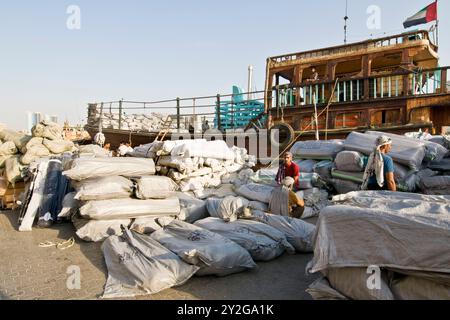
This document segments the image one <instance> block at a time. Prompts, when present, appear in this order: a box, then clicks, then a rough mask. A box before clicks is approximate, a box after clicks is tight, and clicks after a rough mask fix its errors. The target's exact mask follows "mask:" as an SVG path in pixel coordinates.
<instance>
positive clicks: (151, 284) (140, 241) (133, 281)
mask: <svg viewBox="0 0 450 320" xmlns="http://www.w3.org/2000/svg"><path fill="white" fill-rule="evenodd" d="M102 251H103V255H104V256H105V262H106V266H107V268H108V279H107V280H106V284H105V290H104V292H103V296H102V298H124V297H134V296H137V295H143V294H154V293H157V292H160V291H162V290H164V289H167V288H170V287H173V286H178V285H182V284H183V283H185V282H186V281H187V280H189V278H191V277H192V276H193V275H194V273H195V272H197V270H198V267H196V266H192V265H189V264H187V263H185V262H183V261H182V260H181V259H180V258H179V257H178V256H177V255H176V254H174V253H172V252H170V251H169V250H167V249H166V248H164V247H163V246H162V245H160V244H159V243H158V242H156V241H155V240H153V239H151V238H150V237H148V236H146V235H141V234H138V233H136V232H134V231H129V230H125V231H124V234H123V235H122V236H121V237H117V236H112V237H109V238H108V239H107V240H106V241H105V242H104V243H103V245H102Z"/></svg>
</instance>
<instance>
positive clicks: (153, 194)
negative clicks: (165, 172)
mask: <svg viewBox="0 0 450 320" xmlns="http://www.w3.org/2000/svg"><path fill="white" fill-rule="evenodd" d="M177 189H178V185H177V184H176V183H175V182H174V181H173V180H172V179H170V178H168V177H163V176H144V177H140V178H139V179H136V197H138V198H139V199H165V198H168V197H170V196H173V194H174V191H176V190H177Z"/></svg>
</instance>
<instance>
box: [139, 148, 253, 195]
mask: <svg viewBox="0 0 450 320" xmlns="http://www.w3.org/2000/svg"><path fill="white" fill-rule="evenodd" d="M136 151H137V150H136ZM144 152H145V153H146V154H149V155H150V156H152V155H155V156H158V158H157V159H158V160H157V170H158V171H159V173H160V174H161V175H167V176H168V177H170V178H172V179H173V180H174V181H176V182H177V183H178V184H179V186H180V189H181V191H182V192H187V191H194V192H195V193H197V194H196V196H199V197H202V194H203V193H202V191H203V190H204V189H206V188H216V187H218V186H220V185H221V184H222V181H221V178H222V177H224V176H225V175H228V174H233V173H238V172H239V171H241V170H242V169H244V168H249V167H253V166H254V165H255V162H256V159H255V158H254V157H252V156H249V155H247V150H246V149H244V148H237V147H232V148H229V147H228V146H227V144H226V142H225V141H222V140H216V141H206V140H205V139H196V140H177V141H164V142H162V143H161V142H159V143H154V144H152V145H151V146H149V148H148V150H147V151H144ZM203 197H204V196H203Z"/></svg>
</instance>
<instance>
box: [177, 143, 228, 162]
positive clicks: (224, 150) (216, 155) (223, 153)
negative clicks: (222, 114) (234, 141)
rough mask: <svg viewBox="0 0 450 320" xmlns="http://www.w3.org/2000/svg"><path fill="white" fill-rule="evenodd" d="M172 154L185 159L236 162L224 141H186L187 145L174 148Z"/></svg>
mask: <svg viewBox="0 0 450 320" xmlns="http://www.w3.org/2000/svg"><path fill="white" fill-rule="evenodd" d="M188 141H189V142H188ZM171 154H172V155H173V156H183V157H185V158H189V157H200V158H213V159H221V160H234V158H235V154H234V152H233V151H232V150H231V149H230V148H229V147H228V145H227V143H226V142H225V141H223V140H214V141H203V140H186V143H184V144H180V145H178V146H176V147H174V148H173V149H172V151H171Z"/></svg>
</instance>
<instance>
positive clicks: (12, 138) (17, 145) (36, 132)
mask: <svg viewBox="0 0 450 320" xmlns="http://www.w3.org/2000/svg"><path fill="white" fill-rule="evenodd" d="M31 132H32V136H28V135H26V134H24V133H18V132H15V131H13V130H8V129H3V130H0V139H1V140H2V141H3V143H0V168H3V167H5V168H6V173H7V180H8V181H9V182H10V183H14V182H16V181H19V180H21V179H22V178H23V175H24V172H25V169H26V167H28V166H29V165H30V164H31V163H32V162H34V161H36V160H39V159H40V158H45V157H52V156H58V155H61V154H64V153H66V152H74V151H76V150H77V148H75V146H74V144H73V142H72V141H68V140H64V139H63V129H62V127H61V126H59V125H58V124H57V123H53V122H50V121H45V120H44V121H42V122H40V123H38V124H37V125H35V126H34V127H33V128H32V130H31Z"/></svg>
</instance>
